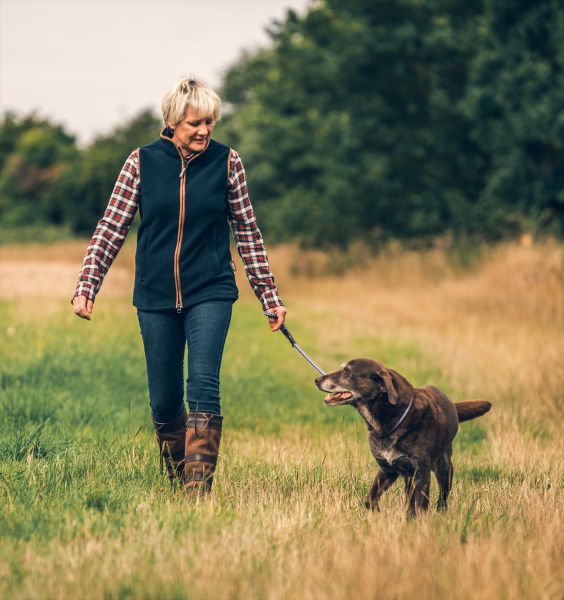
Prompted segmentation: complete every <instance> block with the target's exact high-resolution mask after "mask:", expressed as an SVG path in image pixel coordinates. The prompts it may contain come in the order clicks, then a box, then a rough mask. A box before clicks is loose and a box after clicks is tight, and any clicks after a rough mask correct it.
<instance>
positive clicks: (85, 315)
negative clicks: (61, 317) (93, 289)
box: [72, 296, 94, 321]
mask: <svg viewBox="0 0 564 600" xmlns="http://www.w3.org/2000/svg"><path fill="white" fill-rule="evenodd" d="M93 304H94V303H93V302H92V300H89V299H88V298H87V297H86V296H75V297H74V298H73V299H72V309H73V311H74V314H75V315H77V316H78V317H80V318H81V319H86V320H87V321H90V315H91V313H92V307H93Z"/></svg>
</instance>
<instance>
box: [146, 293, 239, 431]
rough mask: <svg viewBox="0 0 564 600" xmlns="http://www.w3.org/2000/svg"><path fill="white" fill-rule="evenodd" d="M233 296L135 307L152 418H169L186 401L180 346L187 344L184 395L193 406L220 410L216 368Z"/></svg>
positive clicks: (227, 327)
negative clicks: (181, 304)
mask: <svg viewBox="0 0 564 600" xmlns="http://www.w3.org/2000/svg"><path fill="white" fill-rule="evenodd" d="M232 308H233V304H232V302H231V301H223V300H217V301H210V302H202V303H200V304H196V305H194V306H191V307H190V308H187V309H186V308H185V309H184V310H183V311H182V312H181V313H177V312H176V310H175V309H171V310H159V311H148V310H137V316H138V318H139V325H140V327H141V335H142V337H143V346H144V348H145V360H146V362H147V379H148V383H149V401H150V404H151V412H152V416H153V419H155V421H158V422H160V423H167V422H169V421H173V420H174V419H176V417H178V416H179V415H180V413H181V412H182V409H183V407H184V350H185V348H186V344H188V379H187V380H186V397H187V399H188V406H189V407H190V410H191V411H202V412H207V413H214V414H220V412H221V408H220V398H219V371H220V368H221V358H222V356H223V348H224V346H225V338H226V337H227V331H228V329H229V323H230V321H231V311H232Z"/></svg>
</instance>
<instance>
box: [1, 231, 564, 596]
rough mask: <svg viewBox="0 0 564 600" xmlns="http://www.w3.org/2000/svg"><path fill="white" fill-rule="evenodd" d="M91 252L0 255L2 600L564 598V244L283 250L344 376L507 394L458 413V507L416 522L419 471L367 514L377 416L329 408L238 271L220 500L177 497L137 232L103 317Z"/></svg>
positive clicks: (317, 349)
mask: <svg viewBox="0 0 564 600" xmlns="http://www.w3.org/2000/svg"><path fill="white" fill-rule="evenodd" d="M85 247H86V242H85V241H78V242H64V243H55V244H52V245H49V246H39V245H37V246H35V245H32V244H26V245H20V246H18V245H13V246H4V247H1V248H0V259H1V263H0V297H1V299H0V344H1V347H2V361H1V367H0V368H1V380H0V383H1V399H0V405H1V407H0V410H1V413H2V425H1V429H0V469H1V471H0V475H1V479H0V503H1V504H0V536H1V538H2V539H1V544H0V597H3V598H30V599H31V598H33V599H42V600H43V599H50V598H74V597H80V598H100V599H101V598H108V599H109V598H111V599H113V598H116V599H117V598H120V599H125V598H136V599H137V598H166V599H168V598H171V599H175V598H178V599H181V598H194V599H199V598H245V599H257V600H258V599H272V600H275V599H286V598H291V599H312V600H317V599H320V598H327V599H341V598H352V597H354V598H393V599H396V598H398V599H400V598H402V599H403V598H419V599H436V598H452V599H463V598H473V599H474V598H476V599H484V600H486V599H488V600H489V599H493V598H496V599H498V598H500V599H513V598H515V599H523V598H526V599H529V598H530V599H560V598H562V597H563V595H564V586H563V580H562V575H561V570H560V572H559V569H561V566H562V464H561V457H562V450H563V448H562V436H561V432H562V429H561V426H562V402H561V400H562V391H563V388H564V386H563V377H562V357H563V354H564V352H563V351H564V339H563V338H564V334H563V332H564V327H563V325H564V314H563V313H564V286H563V269H562V263H563V260H562V259H563V247H562V245H558V244H557V243H555V242H550V241H547V242H543V243H533V241H532V240H531V239H530V238H527V237H525V238H523V239H522V240H521V242H520V243H513V244H505V245H500V246H497V247H495V248H486V247H484V248H474V249H473V250H472V251H471V252H470V251H466V252H465V253H447V252H446V251H445V250H443V249H440V248H436V249H433V250H429V251H426V252H418V253H415V252H409V251H406V250H401V249H400V248H399V247H398V248H394V247H390V248H389V249H388V250H386V251H385V252H383V253H382V254H380V255H379V257H377V258H373V259H370V260H366V261H364V262H362V263H361V264H360V265H358V266H356V267H354V268H353V267H352V266H351V264H353V263H358V256H357V257H354V256H351V255H350V254H348V255H346V256H339V255H323V254H320V253H313V252H310V253H299V252H298V251H297V250H296V249H295V248H292V247H290V246H288V247H280V248H276V249H274V250H273V251H272V253H271V263H272V267H273V271H274V272H275V274H276V276H277V279H278V282H279V284H280V287H281V293H282V295H283V297H284V299H285V300H286V303H287V305H288V308H289V319H288V324H289V328H290V330H291V331H292V333H293V334H294V336H295V337H296V339H297V340H298V342H299V343H300V345H302V347H303V348H304V349H306V351H307V352H308V353H310V354H311V356H312V357H313V358H314V359H315V360H316V361H317V362H318V363H319V364H320V365H322V366H323V367H324V368H325V369H327V370H331V369H333V368H334V367H336V366H337V365H338V364H339V363H340V362H342V361H343V360H347V359H350V358H353V357H358V356H366V357H372V358H378V359H379V360H381V361H382V362H384V363H385V364H387V365H388V366H390V367H393V368H395V369H396V370H398V371H399V372H401V373H402V374H404V375H405V376H406V377H407V378H408V379H409V380H410V381H411V382H412V383H413V384H415V385H424V384H427V383H433V384H435V385H437V386H439V387H441V388H442V389H443V390H445V391H446V392H447V393H448V394H449V395H450V396H451V398H452V399H453V400H455V401H456V400H463V399H470V398H485V399H488V400H490V401H491V402H492V403H493V410H492V411H491V413H489V414H488V415H487V416H485V417H483V418H481V419H479V420H477V421H474V422H471V423H467V424H464V425H462V426H461V431H460V433H459V434H458V436H457V439H456V443H455V454H454V465H455V482H454V487H453V491H452V495H451V500H450V508H449V511H448V512H447V513H446V514H444V515H443V514H440V515H439V514H437V513H436V511H435V510H434V509H433V510H430V511H429V514H428V515H425V516H422V517H420V518H418V519H417V520H416V521H413V522H406V520H405V517H404V514H405V507H404V504H403V495H402V494H403V489H402V486H401V485H400V484H396V485H395V486H394V487H393V488H392V489H391V490H390V491H389V492H388V493H387V494H386V495H385V496H384V499H383V502H382V512H381V513H380V514H369V513H367V512H366V511H365V509H364V508H363V497H364V494H365V493H366V491H367V489H368V487H369V485H370V483H371V481H372V478H373V476H374V472H375V463H374V461H373V460H372V458H371V456H370V453H369V449H368V444H367V441H366V430H365V426H364V423H363V422H362V420H361V418H360V416H359V415H358V414H357V413H356V412H355V411H354V410H353V409H352V408H350V407H341V408H327V407H325V406H324V405H323V403H322V394H320V393H319V392H317V391H316V389H315V388H314V386H313V378H314V377H315V371H313V369H311V368H310V367H309V366H308V365H307V363H306V362H305V361H303V360H302V359H301V358H300V357H299V356H298V354H297V353H296V352H295V351H293V350H292V349H291V348H290V346H289V345H288V343H287V342H286V340H284V338H283V337H282V336H281V335H280V334H274V335H273V334H271V333H270V331H269V330H268V327H267V325H266V322H265V319H264V317H263V316H262V315H261V312H260V307H259V304H258V303H257V301H256V299H254V297H251V295H250V292H249V289H248V288H249V286H248V285H247V284H246V282H245V281H242V280H241V281H240V289H241V292H242V294H241V299H240V301H239V302H238V303H237V304H236V309H235V314H234V319H233V324H232V328H231V331H230V334H229V337H228V343H227V348H226V354H225V359H224V367H223V372H222V393H223V406H224V415H225V433H224V438H223V442H222V447H221V453H220V455H221V456H220V458H221V460H220V466H219V469H218V472H217V476H216V480H215V483H214V493H213V496H212V497H211V498H210V499H208V500H206V501H202V502H196V503H188V502H187V501H186V500H185V499H184V498H183V496H182V494H181V493H179V492H172V491H171V490H170V489H169V488H168V485H167V482H166V481H165V479H164V478H163V477H162V476H161V475H160V474H159V469H158V456H157V451H156V450H157V448H156V442H155V440H154V434H153V432H152V427H151V423H150V416H149V408H148V401H147V392H146V381H145V371H144V358H143V353H142V346H141V340H140V336H139V332H138V325H137V320H136V316H135V312H134V310H133V308H132V307H131V303H130V290H131V269H132V265H133V253H132V247H133V246H132V243H128V244H126V246H125V248H124V250H123V251H122V253H121V254H120V256H119V257H118V260H117V261H116V264H115V265H114V266H113V267H112V270H111V271H110V274H109V275H108V278H107V280H106V282H105V284H104V287H103V289H102V291H101V293H100V295H99V297H98V300H97V302H96V306H95V310H94V316H93V320H92V321H91V322H86V321H81V320H78V319H77V318H76V317H75V316H74V315H73V314H72V312H71V309H70V304H69V300H70V296H71V295H72V290H73V286H74V280H75V276H76V273H77V271H78V269H79V267H80V261H81V259H82V255H83V252H84V250H85ZM349 263H350V264H349ZM241 275H242V268H241V266H240V264H239V271H238V276H239V279H241ZM436 493H437V490H436V485H434V486H433V488H432V494H433V498H432V499H433V500H435V499H436Z"/></svg>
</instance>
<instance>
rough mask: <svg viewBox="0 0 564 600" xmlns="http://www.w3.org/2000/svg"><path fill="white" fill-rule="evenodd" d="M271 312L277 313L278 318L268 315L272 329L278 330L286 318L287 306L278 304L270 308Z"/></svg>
mask: <svg viewBox="0 0 564 600" xmlns="http://www.w3.org/2000/svg"><path fill="white" fill-rule="evenodd" d="M268 312H269V313H274V314H275V315H276V319H274V318H273V317H268V323H269V325H270V329H271V330H272V331H278V330H279V329H280V327H282V325H284V321H285V320H286V313H287V312H288V311H287V310H286V307H285V306H277V307H276V308H269V309H268Z"/></svg>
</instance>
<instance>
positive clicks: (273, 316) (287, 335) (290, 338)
mask: <svg viewBox="0 0 564 600" xmlns="http://www.w3.org/2000/svg"><path fill="white" fill-rule="evenodd" d="M264 315H265V316H266V317H269V318H270V319H276V318H277V317H278V315H277V314H276V313H269V312H266V311H265V312H264ZM280 331H281V332H282V333H283V334H284V336H285V338H286V339H287V340H288V341H289V342H290V344H292V348H295V349H296V350H297V351H298V352H299V353H300V354H301V355H302V356H303V357H304V358H305V359H306V360H307V362H308V363H309V364H310V365H311V366H312V367H313V368H314V369H317V370H318V371H319V372H320V373H321V374H322V375H327V373H326V372H325V371H324V370H323V369H322V368H321V367H320V366H319V365H318V364H317V363H316V362H314V361H313V360H311V358H310V357H309V356H308V355H307V354H306V353H305V352H304V351H303V350H302V349H301V348H300V347H299V346H298V344H297V343H296V340H295V339H294V338H293V336H292V334H291V333H290V332H289V331H288V328H287V327H286V325H281V326H280Z"/></svg>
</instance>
